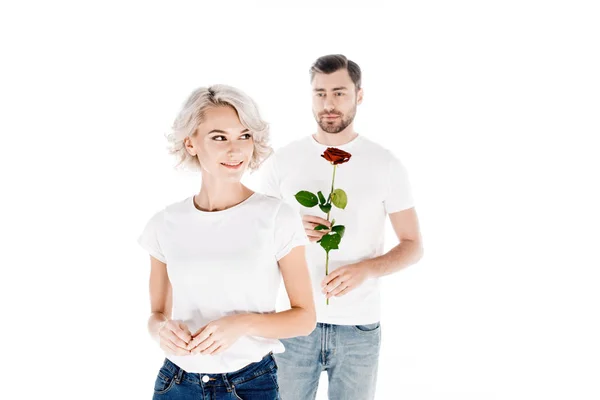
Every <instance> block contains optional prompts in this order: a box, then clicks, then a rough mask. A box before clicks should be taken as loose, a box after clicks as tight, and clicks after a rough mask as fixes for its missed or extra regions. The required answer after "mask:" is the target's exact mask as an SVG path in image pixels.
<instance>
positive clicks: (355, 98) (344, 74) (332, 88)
mask: <svg viewBox="0 0 600 400" xmlns="http://www.w3.org/2000/svg"><path fill="white" fill-rule="evenodd" d="M312 89H313V90H312V95H313V98H312V107H313V115H314V116H315V120H316V121H317V123H318V124H319V126H320V127H321V129H323V130H324V131H325V132H328V133H339V132H341V131H343V130H344V129H346V127H347V126H348V125H350V124H351V123H352V121H354V116H355V115H356V106H357V105H358V104H360V103H361V102H362V89H359V90H358V91H357V90H356V87H355V86H354V82H352V79H351V78H350V75H349V74H348V70H347V69H345V68H343V69H340V70H337V71H335V72H333V73H331V74H320V73H316V74H315V77H314V78H313V81H312Z"/></svg>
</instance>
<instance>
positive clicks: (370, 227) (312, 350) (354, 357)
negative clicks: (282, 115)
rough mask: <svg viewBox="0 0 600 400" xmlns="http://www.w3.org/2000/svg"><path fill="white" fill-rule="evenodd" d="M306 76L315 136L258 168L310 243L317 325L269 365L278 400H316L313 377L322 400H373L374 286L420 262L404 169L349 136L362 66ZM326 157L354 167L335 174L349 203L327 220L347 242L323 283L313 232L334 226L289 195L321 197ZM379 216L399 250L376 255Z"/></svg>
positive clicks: (337, 66) (338, 63) (339, 61)
mask: <svg viewBox="0 0 600 400" xmlns="http://www.w3.org/2000/svg"><path fill="white" fill-rule="evenodd" d="M310 73H311V82H312V89H313V90H312V107H313V114H314V116H315V119H316V121H317V133H316V134H314V135H312V136H308V137H306V138H303V139H301V140H297V141H295V142H293V143H291V144H289V145H287V146H285V147H283V148H282V149H280V150H279V151H278V152H277V153H276V154H275V155H273V156H272V157H271V158H270V159H269V160H267V162H265V165H264V166H263V167H262V168H261V176H262V181H261V184H262V190H263V191H264V192H265V193H266V194H269V195H273V196H276V197H280V198H282V199H284V200H286V201H288V202H289V203H290V204H293V205H294V206H295V207H297V209H298V210H299V211H300V212H301V213H302V214H303V222H304V227H305V230H306V234H307V236H308V238H309V239H310V241H311V242H312V243H310V244H309V245H308V246H307V247H306V257H307V261H308V263H309V268H310V271H311V277H312V283H313V288H314V291H315V296H314V299H315V303H316V307H317V322H318V324H317V327H316V329H315V330H314V331H313V332H312V333H311V334H310V335H309V336H304V337H296V338H292V339H285V340H283V343H284V345H285V349H286V350H285V352H284V353H282V354H277V355H276V356H275V357H276V361H277V363H278V365H279V386H280V391H281V397H282V399H283V400H309V399H314V398H315V396H316V392H317V386H318V383H319V377H320V374H321V372H322V371H327V374H328V378H329V389H328V394H329V399H331V400H333V399H339V400H342V399H352V400H363V399H364V400H367V399H373V398H374V396H375V384H376V377H377V364H378V358H379V347H380V340H381V327H380V323H379V318H380V305H379V278H380V277H382V276H384V275H389V274H392V273H394V272H397V271H399V270H401V269H403V268H405V267H407V266H408V265H410V264H413V263H415V262H417V261H418V260H419V259H420V257H421V254H422V246H421V237H420V232H419V225H418V219H417V214H416V212H415V209H414V204H413V199H412V196H411V192H410V186H409V181H408V178H407V175H406V171H405V170H404V168H403V166H402V164H401V163H400V162H399V161H398V159H397V158H396V157H394V155H393V154H392V153H391V152H390V151H389V150H387V149H385V148H384V147H382V146H380V145H378V144H376V143H374V142H372V141H370V140H368V139H367V138H365V137H363V136H362V135H359V134H358V133H357V132H355V131H354V125H353V121H354V117H355V115H356V109H357V106H358V105H359V104H361V102H362V98H363V90H362V89H361V71H360V68H359V66H358V65H357V64H356V63H354V62H353V61H350V60H348V59H347V58H346V57H344V56H343V55H328V56H324V57H321V58H319V59H318V60H317V61H316V62H315V63H314V65H313V66H312V67H311V70H310ZM390 134H393V132H390ZM328 147H335V148H338V149H341V150H343V151H345V152H347V153H350V154H351V157H350V160H348V161H347V162H345V163H343V164H340V165H337V167H336V175H335V188H340V189H342V190H344V191H345V192H346V193H347V199H348V201H347V206H346V207H345V208H343V209H341V208H336V207H333V208H332V209H331V211H330V213H331V215H330V218H329V220H332V219H335V225H344V226H345V234H344V236H343V238H342V240H341V242H340V244H339V249H337V250H331V251H330V253H329V275H328V276H325V255H326V253H325V250H324V249H323V248H322V247H321V246H320V245H319V244H318V243H316V242H317V241H318V240H320V239H321V237H323V235H325V234H327V233H328V232H329V230H315V229H314V228H315V227H316V226H317V225H319V224H322V225H325V226H327V227H331V223H330V222H329V221H328V220H327V219H325V218H323V217H325V216H326V215H325V213H324V212H322V211H321V210H320V209H319V207H314V208H306V207H303V206H301V205H300V204H299V203H298V201H297V200H296V198H295V194H296V193H298V192H299V191H310V192H312V193H317V192H319V191H321V192H322V193H323V194H324V196H325V197H327V196H328V194H329V193H330V191H331V186H332V172H333V167H332V164H331V163H330V162H328V161H327V160H326V159H324V158H323V157H321V155H322V154H323V153H324V152H325V150H326V149H327V148H328ZM386 215H388V216H389V218H390V220H391V223H392V226H393V228H394V231H395V232H396V235H397V237H398V240H399V241H400V243H399V244H398V245H397V246H396V247H394V248H393V249H391V250H390V251H389V252H387V253H386V254H383V246H384V237H383V233H384V226H385V218H386ZM282 298H283V297H282ZM327 299H329V301H327ZM327 303H329V304H327ZM287 307H288V308H289V305H288V306H287Z"/></svg>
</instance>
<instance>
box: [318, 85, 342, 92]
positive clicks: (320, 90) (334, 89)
mask: <svg viewBox="0 0 600 400" xmlns="http://www.w3.org/2000/svg"><path fill="white" fill-rule="evenodd" d="M337 90H348V88H347V87H345V86H339V87H334V88H333V89H331V91H332V92H335V91H337ZM314 91H315V92H325V89H323V88H318V89H314Z"/></svg>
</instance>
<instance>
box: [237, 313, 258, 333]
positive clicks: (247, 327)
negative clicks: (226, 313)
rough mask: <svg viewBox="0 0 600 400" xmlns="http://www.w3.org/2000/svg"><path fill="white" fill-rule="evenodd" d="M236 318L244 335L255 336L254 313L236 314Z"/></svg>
mask: <svg viewBox="0 0 600 400" xmlns="http://www.w3.org/2000/svg"><path fill="white" fill-rule="evenodd" d="M236 318H237V320H238V323H239V324H240V329H241V331H242V332H243V334H244V335H250V336H256V335H255V332H254V329H255V318H254V314H238V315H237V316H236Z"/></svg>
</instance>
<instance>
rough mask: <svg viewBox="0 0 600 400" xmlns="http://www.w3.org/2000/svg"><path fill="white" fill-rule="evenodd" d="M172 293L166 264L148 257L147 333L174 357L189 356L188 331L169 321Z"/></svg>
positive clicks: (177, 323)
mask: <svg viewBox="0 0 600 400" xmlns="http://www.w3.org/2000/svg"><path fill="white" fill-rule="evenodd" d="M172 308H173V293H172V287H171V281H170V280H169V275H168V273H167V264H165V263H163V262H162V261H160V260H157V259H156V258H154V257H152V256H150V311H151V313H150V317H149V318H148V332H149V333H150V336H151V337H152V339H154V340H155V341H157V342H158V343H159V344H160V347H161V348H162V349H163V350H165V351H167V352H169V353H171V354H176V355H184V354H189V351H188V350H187V343H188V342H189V341H190V340H191V334H190V331H189V329H188V328H187V327H186V326H185V325H184V324H182V323H181V322H179V321H172V320H171V310H172Z"/></svg>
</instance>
